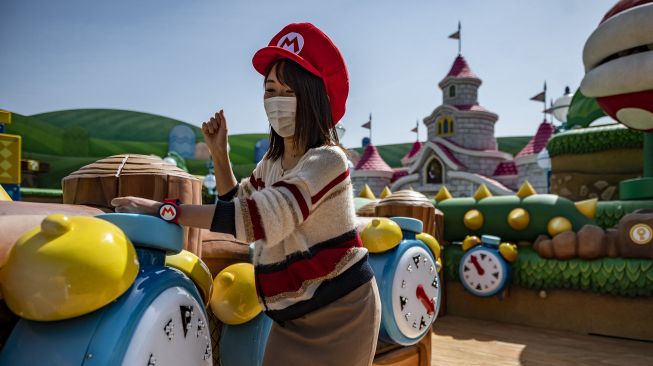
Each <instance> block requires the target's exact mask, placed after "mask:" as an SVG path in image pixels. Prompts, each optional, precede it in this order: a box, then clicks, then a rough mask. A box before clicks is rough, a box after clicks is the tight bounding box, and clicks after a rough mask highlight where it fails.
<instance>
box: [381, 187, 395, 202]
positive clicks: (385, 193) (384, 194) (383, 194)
mask: <svg viewBox="0 0 653 366" xmlns="http://www.w3.org/2000/svg"><path fill="white" fill-rule="evenodd" d="M390 196H392V191H391V190H390V188H388V186H385V188H383V192H381V196H380V197H381V199H384V198H386V197H390Z"/></svg>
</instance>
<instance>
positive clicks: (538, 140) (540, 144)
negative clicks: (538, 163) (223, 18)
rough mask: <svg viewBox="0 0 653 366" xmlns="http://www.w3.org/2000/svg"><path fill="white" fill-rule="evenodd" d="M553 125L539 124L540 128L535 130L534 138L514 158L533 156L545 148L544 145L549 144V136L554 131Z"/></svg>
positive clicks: (547, 123) (544, 122) (545, 122)
mask: <svg viewBox="0 0 653 366" xmlns="http://www.w3.org/2000/svg"><path fill="white" fill-rule="evenodd" d="M554 129H555V128H554V127H553V123H549V122H547V121H543V122H542V123H540V127H538V128H537V132H536V133H535V136H533V138H532V139H531V140H530V141H528V144H526V146H524V148H523V149H522V150H521V151H520V152H519V154H517V156H515V157H516V158H518V157H521V156H528V155H535V154H538V153H539V152H540V151H542V150H543V149H544V148H545V147H546V143H547V142H549V139H550V138H551V135H553V131H554Z"/></svg>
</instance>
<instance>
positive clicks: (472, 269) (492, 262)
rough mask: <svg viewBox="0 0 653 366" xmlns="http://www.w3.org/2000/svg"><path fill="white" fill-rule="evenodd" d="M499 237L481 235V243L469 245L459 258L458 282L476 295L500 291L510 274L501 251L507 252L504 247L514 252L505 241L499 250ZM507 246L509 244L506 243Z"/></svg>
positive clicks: (506, 283) (494, 293)
mask: <svg viewBox="0 0 653 366" xmlns="http://www.w3.org/2000/svg"><path fill="white" fill-rule="evenodd" d="M500 242H501V239H500V238H499V237H497V236H492V235H483V236H481V244H480V245H476V246H473V247H471V249H469V250H468V251H467V252H465V254H464V255H463V256H462V258H461V259H460V266H459V269H458V273H459V277H460V282H462V284H463V287H464V288H465V290H467V291H469V292H471V293H472V294H474V295H476V296H481V297H488V296H493V295H496V294H499V293H501V291H503V290H504V289H505V287H506V286H507V285H508V283H509V281H510V275H511V266H510V265H509V263H508V261H507V260H506V258H504V256H503V253H502V252H504V253H506V254H507V253H508V251H507V250H506V249H512V250H511V251H510V253H515V256H514V257H512V256H511V257H510V258H511V259H513V260H514V258H516V251H514V248H512V247H510V248H508V247H507V246H506V245H508V244H506V243H504V244H502V245H503V248H502V249H504V248H505V249H504V250H502V251H500V250H499V243H500ZM508 246H509V245H508Z"/></svg>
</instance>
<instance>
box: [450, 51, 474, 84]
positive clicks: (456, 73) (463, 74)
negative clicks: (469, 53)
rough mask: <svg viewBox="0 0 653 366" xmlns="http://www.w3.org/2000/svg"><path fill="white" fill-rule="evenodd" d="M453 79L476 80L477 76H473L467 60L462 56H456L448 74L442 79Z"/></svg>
mask: <svg viewBox="0 0 653 366" xmlns="http://www.w3.org/2000/svg"><path fill="white" fill-rule="evenodd" d="M448 77H453V78H474V79H478V76H476V74H474V72H473V71H472V69H471V68H470V67H469V65H468V64H467V60H465V58H464V57H463V56H462V55H458V57H456V59H455V60H454V61H453V65H451V69H450V70H449V73H448V74H447V76H445V77H444V78H445V79H446V78H448Z"/></svg>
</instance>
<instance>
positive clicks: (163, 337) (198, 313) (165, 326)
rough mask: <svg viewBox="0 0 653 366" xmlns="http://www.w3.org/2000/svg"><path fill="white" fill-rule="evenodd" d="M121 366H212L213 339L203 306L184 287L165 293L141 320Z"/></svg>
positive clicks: (152, 304)
mask: <svg viewBox="0 0 653 366" xmlns="http://www.w3.org/2000/svg"><path fill="white" fill-rule="evenodd" d="M122 364H123V365H124V366H127V365H143V366H155V365H156V366H160V365H206V366H210V365H211V339H210V336H209V324H208V320H207V319H206V316H205V315H204V311H203V310H202V305H200V304H199V303H198V302H197V300H195V298H194V297H193V296H192V295H190V294H189V293H188V291H186V290H185V289H184V288H182V287H171V288H169V289H167V290H165V291H163V292H162V293H161V294H160V295H159V296H158V297H157V298H156V299H154V301H152V303H151V304H150V305H149V307H148V308H147V310H145V313H144V314H143V316H142V317H141V319H140V320H139V323H138V325H137V326H136V330H135V331H134V334H133V336H132V339H131V340H130V343H129V347H128V348H127V352H126V353H125V357H124V358H123V362H122Z"/></svg>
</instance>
